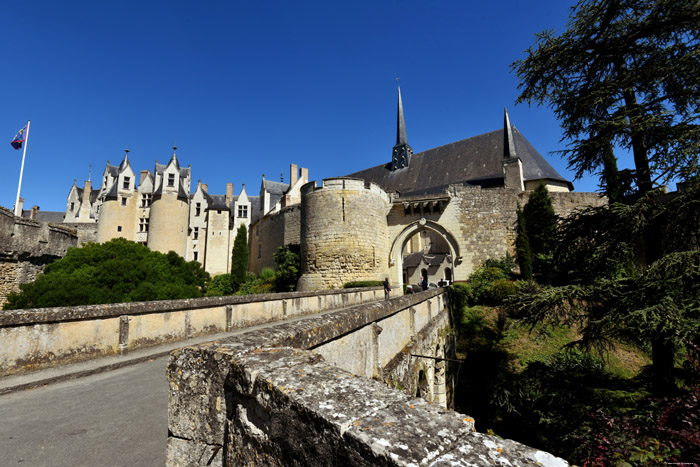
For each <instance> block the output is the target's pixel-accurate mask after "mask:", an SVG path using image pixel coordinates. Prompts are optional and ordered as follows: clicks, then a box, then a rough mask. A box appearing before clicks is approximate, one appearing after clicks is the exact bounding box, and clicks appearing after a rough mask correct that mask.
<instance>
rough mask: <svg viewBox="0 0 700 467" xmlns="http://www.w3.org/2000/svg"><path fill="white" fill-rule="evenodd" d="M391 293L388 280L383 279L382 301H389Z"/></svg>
mask: <svg viewBox="0 0 700 467" xmlns="http://www.w3.org/2000/svg"><path fill="white" fill-rule="evenodd" d="M390 293H391V285H390V284H389V278H388V277H387V278H386V279H384V300H389V294H390Z"/></svg>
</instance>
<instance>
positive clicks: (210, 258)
mask: <svg viewBox="0 0 700 467" xmlns="http://www.w3.org/2000/svg"><path fill="white" fill-rule="evenodd" d="M207 215H208V217H209V223H208V224H209V229H207V231H206V232H205V235H207V237H208V238H207V247H206V248H207V249H206V252H207V253H206V257H205V259H204V269H205V270H206V271H207V272H208V273H209V274H211V275H212V276H215V275H217V274H225V273H227V272H230V260H231V249H232V248H233V245H231V244H229V241H230V231H229V228H228V227H229V211H228V210H227V209H221V210H216V209H209V212H208V213H207Z"/></svg>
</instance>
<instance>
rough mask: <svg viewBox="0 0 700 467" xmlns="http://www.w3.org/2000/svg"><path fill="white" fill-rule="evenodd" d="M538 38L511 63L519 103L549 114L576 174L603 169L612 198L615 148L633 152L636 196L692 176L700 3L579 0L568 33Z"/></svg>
mask: <svg viewBox="0 0 700 467" xmlns="http://www.w3.org/2000/svg"><path fill="white" fill-rule="evenodd" d="M536 38H537V39H536V42H535V44H534V45H533V46H531V47H530V48H529V49H528V50H527V51H526V53H527V56H526V57H525V58H524V59H522V60H518V61H516V62H515V63H513V65H512V69H513V70H514V71H515V73H516V74H517V76H518V78H519V79H520V86H519V88H520V90H521V94H520V96H519V98H518V102H527V103H535V104H538V105H547V106H550V107H551V108H552V109H553V110H554V112H555V114H556V116H557V118H558V119H559V120H560V121H561V124H562V128H563V130H564V134H563V140H566V141H568V142H569V145H568V148H567V149H566V150H565V151H563V153H564V155H565V156H566V157H567V158H568V161H569V165H570V167H571V168H573V169H574V170H575V171H576V176H577V177H581V176H582V175H583V174H584V173H586V172H601V173H602V174H603V176H604V180H603V183H602V185H604V186H605V187H606V190H607V191H608V193H609V194H611V195H612V196H611V197H612V198H613V199H615V198H616V197H617V196H618V192H619V191H620V189H621V184H622V183H624V179H625V177H620V174H619V173H618V171H617V167H616V159H615V157H614V156H612V154H611V148H612V147H613V146H616V147H621V148H623V149H626V150H629V151H630V152H631V153H632V155H633V157H634V170H633V171H631V174H630V175H631V178H632V181H633V182H634V184H635V185H636V190H637V191H639V192H641V193H645V192H647V191H649V190H651V189H652V188H653V187H654V186H655V185H657V184H661V183H664V182H667V181H669V180H672V179H674V178H689V177H690V176H692V175H696V174H698V147H699V141H700V127H699V126H698V116H699V115H700V112H699V109H700V2H698V1H697V0H581V1H579V3H578V4H577V5H576V6H575V7H573V9H572V14H571V16H570V20H569V23H568V28H567V30H566V31H565V32H563V33H562V34H561V35H558V36H557V35H555V33H554V31H552V30H547V31H544V32H541V33H539V34H537V35H536ZM628 178H629V177H628ZM622 188H624V187H622Z"/></svg>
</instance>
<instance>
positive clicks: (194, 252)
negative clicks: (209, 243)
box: [192, 251, 199, 261]
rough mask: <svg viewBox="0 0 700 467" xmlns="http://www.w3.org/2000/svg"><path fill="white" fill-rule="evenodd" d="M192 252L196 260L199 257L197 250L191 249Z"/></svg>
mask: <svg viewBox="0 0 700 467" xmlns="http://www.w3.org/2000/svg"><path fill="white" fill-rule="evenodd" d="M192 254H193V255H194V258H193V259H194V260H195V261H197V260H198V259H199V252H198V251H193V252H192Z"/></svg>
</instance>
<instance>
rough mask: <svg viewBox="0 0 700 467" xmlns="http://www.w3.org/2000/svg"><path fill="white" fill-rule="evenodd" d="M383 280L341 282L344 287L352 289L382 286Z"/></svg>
mask: <svg viewBox="0 0 700 467" xmlns="http://www.w3.org/2000/svg"><path fill="white" fill-rule="evenodd" d="M382 286H384V282H383V281H350V282H346V283H345V284H343V288H344V289H354V288H355V287H382Z"/></svg>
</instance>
